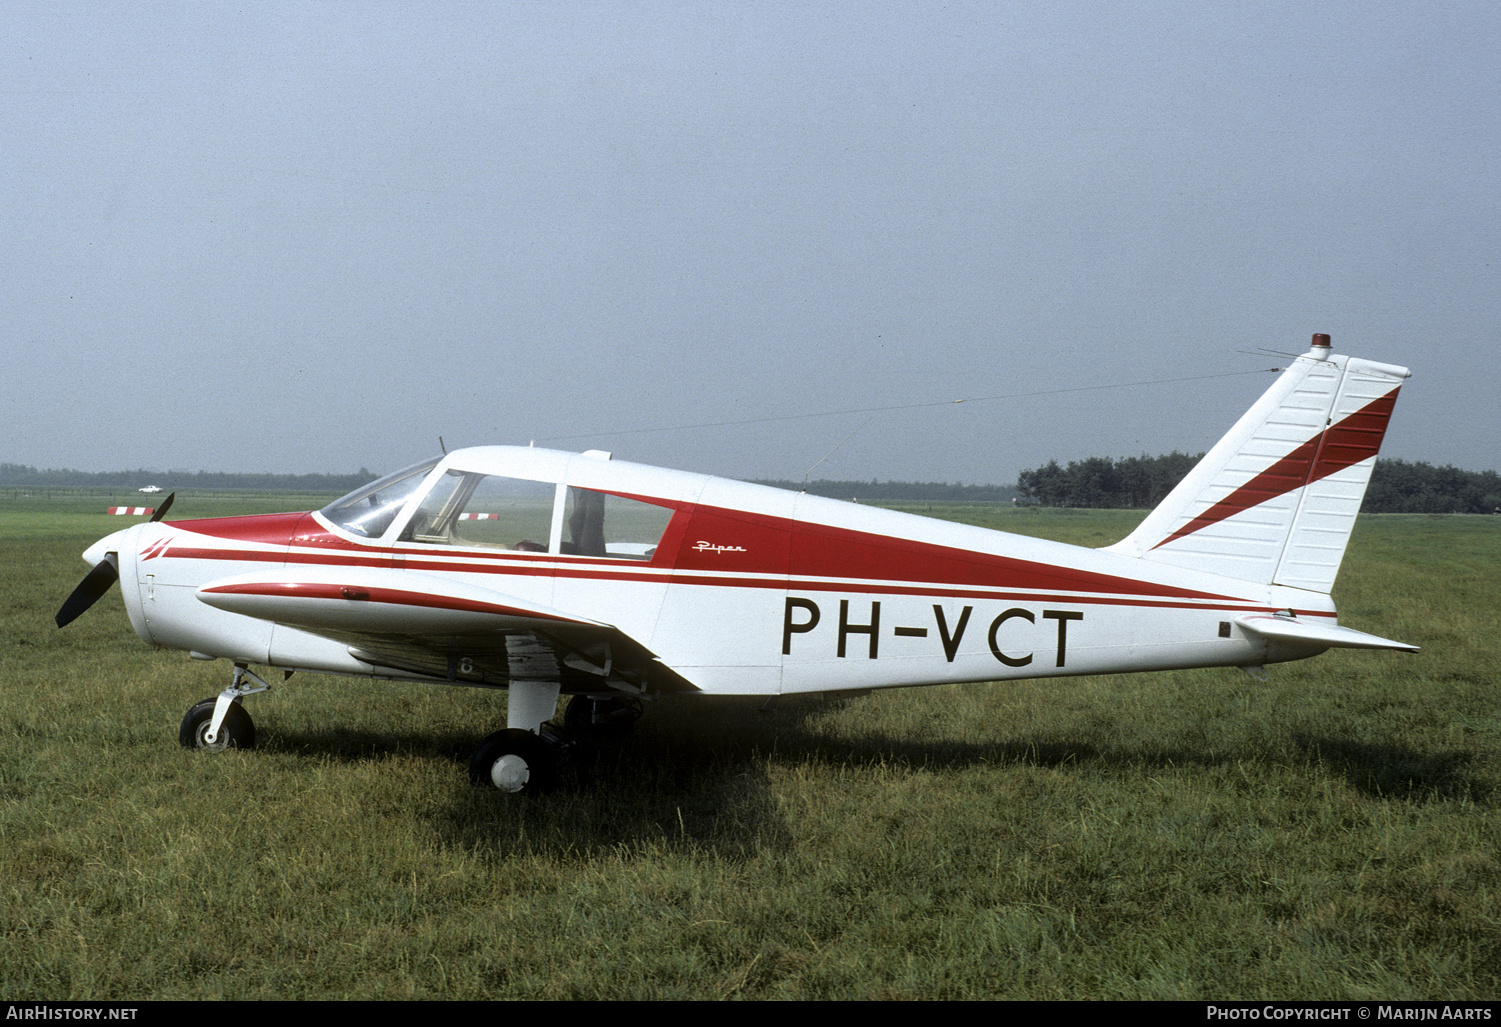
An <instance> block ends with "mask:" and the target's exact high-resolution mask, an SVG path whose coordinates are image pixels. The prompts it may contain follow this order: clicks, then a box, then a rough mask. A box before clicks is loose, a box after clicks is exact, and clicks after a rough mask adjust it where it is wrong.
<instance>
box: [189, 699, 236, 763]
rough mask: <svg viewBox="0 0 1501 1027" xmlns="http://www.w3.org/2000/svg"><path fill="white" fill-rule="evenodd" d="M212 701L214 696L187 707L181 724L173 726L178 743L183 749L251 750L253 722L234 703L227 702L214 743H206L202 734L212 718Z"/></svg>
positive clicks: (205, 731) (208, 750)
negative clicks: (176, 727)
mask: <svg viewBox="0 0 1501 1027" xmlns="http://www.w3.org/2000/svg"><path fill="white" fill-rule="evenodd" d="M216 701H217V699H205V700H203V701H202V702H200V703H195V704H194V705H193V707H192V708H191V709H190V710H188V712H187V715H186V716H184V717H183V718H182V726H181V727H179V728H178V729H177V740H178V742H179V743H181V744H182V747H183V748H184V749H202V750H204V751H206V752H222V751H223V750H225V749H254V748H255V722H254V721H252V720H251V719H250V714H248V713H246V712H245V707H243V706H241V705H240V704H239V703H238V702H233V703H230V705H229V712H228V713H226V714H225V715H224V723H223V724H221V725H219V737H218V738H217V739H216V740H215V741H214V744H213V745H209V744H208V742H206V741H205V740H204V737H203V736H204V735H206V734H208V726H209V725H210V724H211V723H213V720H214V703H215V702H216Z"/></svg>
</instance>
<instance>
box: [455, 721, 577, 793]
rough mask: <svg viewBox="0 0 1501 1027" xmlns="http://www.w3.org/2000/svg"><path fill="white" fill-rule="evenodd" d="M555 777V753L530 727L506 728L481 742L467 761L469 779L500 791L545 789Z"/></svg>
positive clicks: (524, 791) (515, 791)
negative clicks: (529, 729)
mask: <svg viewBox="0 0 1501 1027" xmlns="http://www.w3.org/2000/svg"><path fill="white" fill-rule="evenodd" d="M556 779H557V754H556V753H555V752H554V751H553V747H552V746H551V745H550V744H548V743H547V742H546V741H544V740H543V739H542V738H540V737H539V736H537V735H534V734H532V733H531V732H530V731H523V730H522V729H520V728H508V729H506V730H504V731H497V732H495V733H494V734H493V735H491V736H490V737H488V738H486V739H485V740H484V741H483V742H481V743H480V747H479V748H478V749H477V750H475V753H474V758H473V759H471V760H470V761H469V780H470V781H471V782H473V783H474V784H476V785H479V786H481V787H487V788H499V789H500V790H501V791H503V792H512V793H535V792H541V791H546V790H547V789H548V788H550V787H552V785H553V783H554V782H555V781H556Z"/></svg>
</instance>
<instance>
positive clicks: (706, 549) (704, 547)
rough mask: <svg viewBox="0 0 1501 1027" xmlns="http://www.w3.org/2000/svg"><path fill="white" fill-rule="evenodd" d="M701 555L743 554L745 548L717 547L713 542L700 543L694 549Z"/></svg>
mask: <svg viewBox="0 0 1501 1027" xmlns="http://www.w3.org/2000/svg"><path fill="white" fill-rule="evenodd" d="M693 548H694V549H695V550H696V551H697V552H700V553H743V552H745V547H744V546H716V545H715V544H714V543H713V542H700V543H698V544H697V545H695V546H694V547H693Z"/></svg>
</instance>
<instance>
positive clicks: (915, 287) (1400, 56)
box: [0, 0, 1501, 483]
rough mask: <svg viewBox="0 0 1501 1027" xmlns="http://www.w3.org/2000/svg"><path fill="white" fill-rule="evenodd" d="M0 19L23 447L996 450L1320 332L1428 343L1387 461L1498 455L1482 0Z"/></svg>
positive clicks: (1227, 407) (1496, 102)
mask: <svg viewBox="0 0 1501 1027" xmlns="http://www.w3.org/2000/svg"><path fill="white" fill-rule="evenodd" d="M0 40H3V41H4V48H3V52H0V223H3V227H4V244H3V247H0V309H3V311H4V316H3V321H0V330H3V332H4V338H5V344H4V345H5V373H4V375H3V376H0V424H3V436H0V460H3V461H9V462H15V463H23V464H32V465H35V466H38V467H71V468H77V469H81V470H90V471H101V470H117V469H127V468H136V467H148V468H158V469H164V470H170V469H179V470H189V471H191V470H200V469H203V470H225V471H262V470H265V471H280V472H296V473H301V472H320V471H326V472H350V471H354V470H356V469H358V468H360V467H368V468H371V469H374V470H381V471H387V470H391V469H394V468H395V467H397V466H400V465H403V464H405V463H409V462H411V461H414V460H417V459H420V458H422V457H424V456H427V455H429V454H430V453H434V452H436V451H437V449H438V437H439V436H440V435H441V436H443V437H444V439H445V440H446V442H447V445H448V447H449V448H450V449H452V448H454V447H456V446H462V445H477V444H489V443H520V444H523V445H524V444H526V443H528V442H530V441H532V440H536V442H537V444H538V445H551V446H555V447H557V448H562V449H587V448H604V449H610V450H613V451H614V453H615V455H616V456H617V457H619V458H622V459H631V460H639V461H643V462H647V463H655V464H664V465H667V466H674V467H682V468H687V469H690V470H699V471H707V472H710V473H715V474H724V475H728V476H732V477H776V478H793V479H798V478H801V477H803V476H804V474H806V473H808V472H809V471H810V469H813V468H814V465H815V464H817V467H816V469H813V471H812V476H813V477H815V478H819V477H828V478H862V479H868V478H881V479H897V480H914V479H915V480H942V481H962V482H967V483H1009V482H1012V481H1014V480H1015V478H1016V474H1017V472H1018V471H1019V470H1021V469H1023V468H1026V467H1033V466H1037V465H1039V464H1041V463H1045V462H1046V461H1047V460H1049V459H1053V458H1056V459H1058V460H1060V461H1064V462H1066V461H1067V460H1070V459H1079V458H1082V457H1087V456H1096V455H1103V456H1128V455H1136V454H1140V453H1148V454H1157V453H1163V452H1167V451H1170V450H1173V449H1179V450H1184V451H1194V452H1196V451H1198V450H1201V449H1204V448H1207V447H1208V446H1209V445H1211V444H1212V443H1213V442H1214V441H1215V440H1216V439H1217V438H1218V437H1219V436H1220V435H1221V434H1222V433H1223V431H1224V430H1225V429H1226V428H1227V427H1228V426H1229V424H1230V423H1231V422H1233V421H1234V419H1235V418H1236V417H1238V416H1239V414H1240V413H1241V412H1242V411H1243V410H1244V409H1245V408H1246V407H1247V406H1249V405H1250V403H1251V402H1252V401H1253V400H1254V399H1255V398H1256V396H1257V395H1259V394H1260V392H1261V391H1262V390H1263V389H1264V388H1265V387H1266V386H1267V385H1268V384H1269V383H1270V381H1271V378H1272V375H1270V374H1269V373H1266V372H1265V370H1264V369H1266V368H1269V367H1274V366H1279V364H1280V363H1281V362H1283V359H1284V358H1280V357H1276V356H1268V355H1266V353H1265V352H1261V351H1265V350H1272V351H1280V352H1283V353H1299V352H1303V351H1304V350H1306V349H1307V346H1308V342H1309V338H1310V336H1311V334H1312V333H1314V332H1327V333H1329V334H1330V335H1332V336H1333V339H1334V346H1335V349H1336V351H1339V352H1346V353H1352V354H1356V355H1359V356H1365V357H1370V358H1373V359H1376V360H1382V361H1386V362H1390V363H1398V364H1406V365H1408V366H1410V367H1411V368H1412V370H1413V377H1412V379H1411V380H1410V381H1409V382H1408V384H1407V385H1406V386H1405V387H1404V389H1403V394H1402V399H1401V401H1400V402H1399V403H1398V406H1397V411H1396V416H1395V417H1394V419H1393V421H1392V425H1391V429H1390V432H1389V433H1388V436H1387V443H1386V447H1385V449H1384V451H1383V452H1384V455H1387V456H1392V457H1401V458H1404V459H1408V460H1428V461H1432V462H1435V463H1453V464H1457V465H1459V466H1461V467H1464V468H1467V469H1471V470H1486V469H1495V468H1497V467H1498V464H1501V460H1498V458H1497V453H1498V448H1501V447H1498V442H1501V416H1498V407H1501V404H1498V402H1497V399H1496V394H1497V388H1498V383H1501V345H1498V331H1497V328H1498V305H1501V275H1498V263H1501V247H1498V231H1501V218H1498V197H1501V160H1498V157H1501V5H1497V4H1495V3H1494V2H1466V3H1442V2H1439V3H1424V4H1414V3H1409V2H1396V3H1347V2H1338V0H1334V2H1331V0H1324V2H1321V3H1318V4H1309V3H1306V2H1303V0H1299V2H1296V3H1258V4H1243V3H1206V2H1193V3H1180V2H1167V0H1158V2H1144V3H1104V2H1098V3H1069V2H1058V0H1046V2H1037V3H1027V2H1016V3H1012V2H1006V3H982V4H963V3H945V4H939V3H893V4H890V5H883V4H875V3H858V4H848V5H844V4H834V3H789V4H772V3H756V2H737V3H722V4H720V3H703V2H697V3H686V4H675V3H664V2H659V0H658V2H653V3H648V4H634V3H587V2H581V3H498V2H497V3H489V2H487V3H455V4H442V3H421V4H418V3H392V4H384V3H291V4H285V3H260V2H258V3H250V4H238V3H237V4H225V3H182V4H179V3H116V4H104V3H87V4H69V3H54V2H47V3H36V4H30V3H17V2H11V3H8V4H7V5H6V11H5V17H4V19H3V20H0ZM1210 376H1218V377H1210ZM1185 379H1195V380H1190V381H1185ZM1084 388H1087V389H1089V390H1090V391H1066V390H1078V389H1084ZM991 397H1006V398H991ZM956 399H968V400H970V402H966V403H962V404H955V403H953V402H952V401H953V400H956ZM883 408H885V409H883ZM889 408H905V409H889ZM811 415H819V416H811ZM726 422H743V423H730V424H727V423H726ZM706 426H707V427H706ZM841 442H842V444H841ZM836 447H837V448H836ZM830 450H833V451H834V452H833V453H832V455H828V456H827V459H825V460H823V462H822V463H818V461H819V460H820V459H821V458H824V457H825V456H826V454H829V453H830Z"/></svg>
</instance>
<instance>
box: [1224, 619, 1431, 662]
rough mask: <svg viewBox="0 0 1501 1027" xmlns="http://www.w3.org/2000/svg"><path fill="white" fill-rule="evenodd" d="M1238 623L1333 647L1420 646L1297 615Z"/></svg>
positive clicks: (1261, 632)
mask: <svg viewBox="0 0 1501 1027" xmlns="http://www.w3.org/2000/svg"><path fill="white" fill-rule="evenodd" d="M1235 623H1236V624H1239V625H1240V626H1241V627H1242V628H1244V629H1245V630H1247V631H1249V632H1251V633H1252V634H1255V635H1261V636H1262V637H1263V638H1270V639H1275V640H1276V641H1279V642H1295V643H1300V644H1304V645H1322V646H1327V647H1329V648H1330V649H1396V650H1399V651H1401V652H1404V653H1415V652H1417V651H1418V646H1415V645H1408V644H1407V643H1406V642H1395V641H1393V640H1392V639H1390V638H1382V637H1380V636H1379V635H1368V634H1366V633H1365V632H1364V631H1356V630H1355V629H1354V628H1342V627H1340V626H1339V625H1338V624H1316V623H1310V622H1309V621H1306V620H1298V619H1297V618H1296V617H1286V616H1279V615H1277V614H1269V613H1248V614H1242V615H1241V616H1239V617H1236V618H1235Z"/></svg>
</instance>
